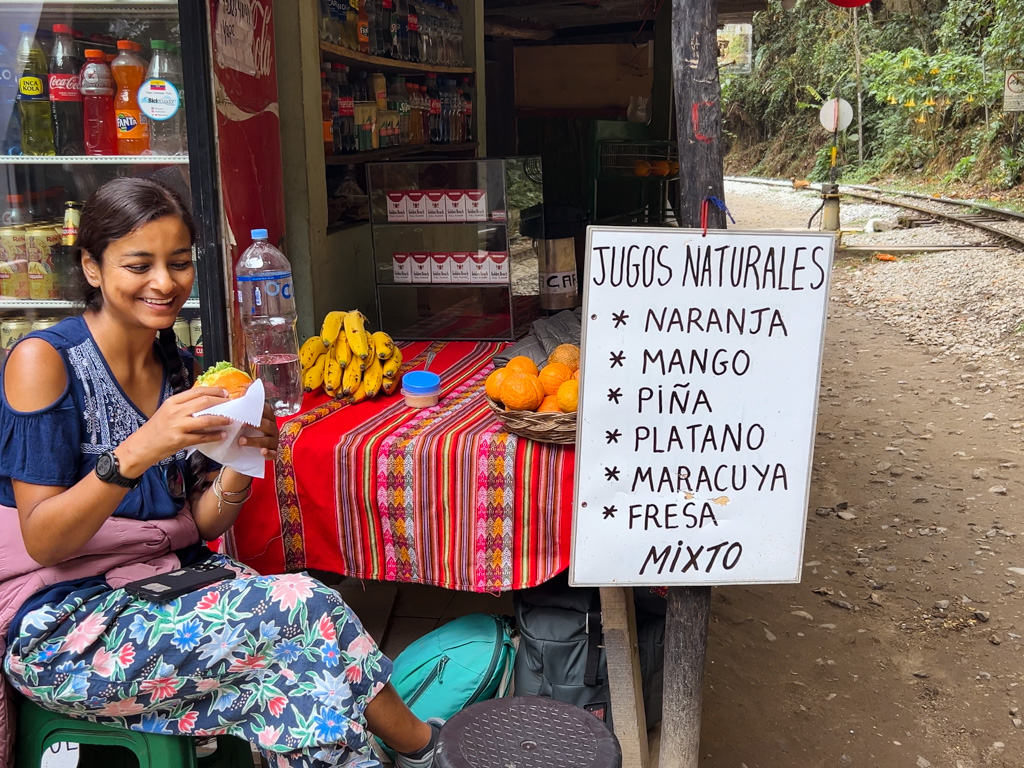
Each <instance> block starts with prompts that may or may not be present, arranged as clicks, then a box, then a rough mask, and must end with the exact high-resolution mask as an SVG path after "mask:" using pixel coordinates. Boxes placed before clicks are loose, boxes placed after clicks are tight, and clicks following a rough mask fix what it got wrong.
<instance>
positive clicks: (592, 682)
mask: <svg viewBox="0 0 1024 768" xmlns="http://www.w3.org/2000/svg"><path fill="white" fill-rule="evenodd" d="M602 639H603V638H602V636H601V605H600V593H599V592H598V591H597V590H596V589H595V590H594V591H593V595H592V597H591V599H590V610H589V611H587V668H586V671H585V672H584V673H583V684H584V685H586V686H589V687H591V688H594V687H597V686H599V685H603V684H604V679H603V678H601V677H600V676H599V675H598V673H599V672H600V671H601V648H603V647H604V646H603V645H602V644H601V640H602Z"/></svg>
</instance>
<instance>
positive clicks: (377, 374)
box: [363, 357, 384, 397]
mask: <svg viewBox="0 0 1024 768" xmlns="http://www.w3.org/2000/svg"><path fill="white" fill-rule="evenodd" d="M383 378H384V370H383V369H382V368H381V367H380V360H378V359H377V358H376V357H372V358H371V363H370V365H369V367H368V368H367V369H366V370H365V371H363V389H365V390H366V396H367V397H376V396H377V393H378V392H380V384H381V379H383Z"/></svg>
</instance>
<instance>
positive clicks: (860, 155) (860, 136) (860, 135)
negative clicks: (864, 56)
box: [853, 8, 864, 165]
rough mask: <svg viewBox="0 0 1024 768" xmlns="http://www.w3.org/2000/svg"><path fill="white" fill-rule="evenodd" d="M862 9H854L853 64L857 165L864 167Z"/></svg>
mask: <svg viewBox="0 0 1024 768" xmlns="http://www.w3.org/2000/svg"><path fill="white" fill-rule="evenodd" d="M859 10H860V9H859V8H854V9H853V64H854V67H855V69H856V76H857V165H864V117H863V115H864V88H863V87H862V85H861V80H860V23H859V22H860V15H859V14H858V13H857V12H858V11H859Z"/></svg>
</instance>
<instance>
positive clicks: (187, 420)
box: [114, 387, 231, 477]
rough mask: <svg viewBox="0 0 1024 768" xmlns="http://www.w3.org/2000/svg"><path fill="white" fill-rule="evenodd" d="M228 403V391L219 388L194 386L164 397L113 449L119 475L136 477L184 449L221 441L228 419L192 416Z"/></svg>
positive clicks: (225, 417)
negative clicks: (152, 411) (152, 412)
mask: <svg viewBox="0 0 1024 768" xmlns="http://www.w3.org/2000/svg"><path fill="white" fill-rule="evenodd" d="M227 400H228V398H227V392H225V391H224V390H223V389H220V388H219V387H193V388H191V389H188V390H186V391H184V392H180V393H178V394H177V395H172V396H171V397H169V398H167V399H166V400H165V401H164V402H163V404H162V405H161V406H160V407H159V408H158V409H157V411H156V413H154V414H153V415H152V417H150V419H149V420H148V421H147V422H146V423H145V424H143V425H142V426H141V427H139V429H138V430H136V431H135V432H134V433H133V434H132V435H131V436H129V437H127V438H126V439H125V440H124V442H122V443H121V445H119V446H118V447H117V448H116V449H115V451H114V452H115V453H116V454H117V459H118V464H120V467H121V470H120V471H121V474H122V475H124V476H125V477H139V476H140V475H141V474H142V473H143V472H145V471H146V470H147V469H149V468H150V467H151V466H153V465H154V464H157V463H158V462H160V461H161V460H163V459H166V458H167V457H168V456H173V455H174V454H176V453H177V452H178V451H180V450H182V449H183V448H191V447H193V446H196V445H203V444H205V443H215V442H217V441H218V440H222V439H223V438H224V435H225V432H224V429H225V427H227V426H228V425H229V424H231V419H229V418H228V417H227V416H193V414H195V413H198V412H199V411H204V410H206V409H207V408H212V407H213V406H215V405H220V404H221V403H226V402H227Z"/></svg>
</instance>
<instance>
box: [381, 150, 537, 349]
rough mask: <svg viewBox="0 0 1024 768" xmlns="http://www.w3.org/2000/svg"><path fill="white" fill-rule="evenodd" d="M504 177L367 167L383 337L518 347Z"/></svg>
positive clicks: (453, 167) (499, 171) (487, 172)
mask: <svg viewBox="0 0 1024 768" xmlns="http://www.w3.org/2000/svg"><path fill="white" fill-rule="evenodd" d="M506 172H507V168H506V161H504V160H467V161H437V162H416V163H375V164H372V165H370V166H368V174H369V187H370V189H369V196H370V222H371V225H372V233H373V258H374V276H375V280H376V286H377V305H378V310H379V313H380V318H379V327H380V328H382V329H383V330H385V331H386V332H388V333H389V334H391V335H392V336H393V337H394V338H396V339H403V340H413V339H476V340H511V339H513V338H514V333H515V327H514V323H515V320H516V318H515V317H514V303H515V302H514V296H513V293H514V291H513V287H514V286H513V277H512V272H513V270H512V262H513V259H512V258H511V256H512V248H511V242H510V232H509V219H510V211H509V205H508V201H507V199H506ZM533 285H534V287H535V286H536V272H535V271H534V278H533Z"/></svg>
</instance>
